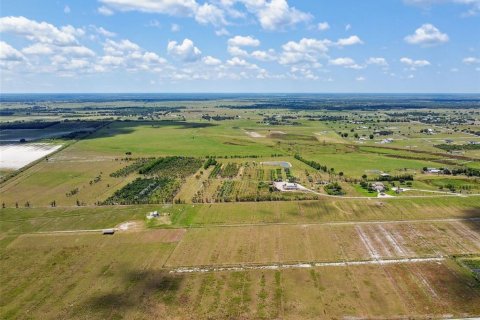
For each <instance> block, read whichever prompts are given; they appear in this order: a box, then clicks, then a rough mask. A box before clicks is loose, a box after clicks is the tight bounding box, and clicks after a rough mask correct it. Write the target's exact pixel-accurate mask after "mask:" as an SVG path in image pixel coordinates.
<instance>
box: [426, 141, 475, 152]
mask: <svg viewBox="0 0 480 320" xmlns="http://www.w3.org/2000/svg"><path fill="white" fill-rule="evenodd" d="M434 147H435V148H439V149H442V150H445V151H447V152H451V151H457V150H480V143H471V144H461V145H458V144H437V145H435V146H434Z"/></svg>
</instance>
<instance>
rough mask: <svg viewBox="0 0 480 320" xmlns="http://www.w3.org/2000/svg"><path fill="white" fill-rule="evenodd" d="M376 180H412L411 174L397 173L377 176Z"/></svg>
mask: <svg viewBox="0 0 480 320" xmlns="http://www.w3.org/2000/svg"><path fill="white" fill-rule="evenodd" d="M376 180H377V181H400V182H402V181H413V175H412V174H399V175H396V176H379V177H378V179H376Z"/></svg>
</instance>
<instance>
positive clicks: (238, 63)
mask: <svg viewBox="0 0 480 320" xmlns="http://www.w3.org/2000/svg"><path fill="white" fill-rule="evenodd" d="M227 65H228V66H230V67H243V68H247V69H259V68H258V66H257V65H256V64H253V63H250V62H248V61H246V60H244V59H240V58H239V57H233V58H232V59H230V60H227Z"/></svg>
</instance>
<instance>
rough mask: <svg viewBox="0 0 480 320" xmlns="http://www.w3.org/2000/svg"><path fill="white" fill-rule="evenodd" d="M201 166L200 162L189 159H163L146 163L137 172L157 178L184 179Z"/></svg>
mask: <svg viewBox="0 0 480 320" xmlns="http://www.w3.org/2000/svg"><path fill="white" fill-rule="evenodd" d="M201 166H202V160H201V159H198V158H189V157H165V158H159V159H154V160H152V161H149V162H147V163H146V164H145V165H143V166H142V167H140V169H139V170H138V173H139V174H144V175H155V176H158V177H170V178H173V177H176V178H184V177H186V176H189V175H192V174H194V173H195V172H196V171H197V170H198V168H200V167H201Z"/></svg>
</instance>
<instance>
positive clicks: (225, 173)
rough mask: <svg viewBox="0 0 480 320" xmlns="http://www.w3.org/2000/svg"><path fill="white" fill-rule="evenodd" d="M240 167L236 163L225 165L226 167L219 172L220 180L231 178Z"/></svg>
mask: <svg viewBox="0 0 480 320" xmlns="http://www.w3.org/2000/svg"><path fill="white" fill-rule="evenodd" d="M239 169H240V167H239V166H238V165H237V164H236V163H231V162H229V163H227V165H226V166H224V167H223V168H222V170H221V171H220V176H221V177H222V178H233V177H235V176H236V175H237V174H238V170H239Z"/></svg>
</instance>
